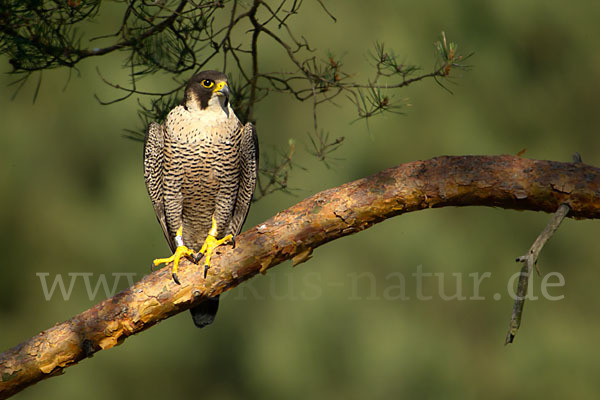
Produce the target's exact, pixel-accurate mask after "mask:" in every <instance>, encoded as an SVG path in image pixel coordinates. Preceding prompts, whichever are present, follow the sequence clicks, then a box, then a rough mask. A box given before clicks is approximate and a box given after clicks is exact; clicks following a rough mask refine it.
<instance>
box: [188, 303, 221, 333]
mask: <svg viewBox="0 0 600 400" xmlns="http://www.w3.org/2000/svg"><path fill="white" fill-rule="evenodd" d="M218 309H219V296H215V297H212V298H210V299H208V300H206V301H204V302H202V303H200V304H199V305H197V306H196V307H194V308H190V313H191V314H192V318H193V320H194V324H196V326H197V327H198V328H204V327H205V326H207V325H210V324H212V323H213V321H214V320H215V316H216V315H217V310H218Z"/></svg>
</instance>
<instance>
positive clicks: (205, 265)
mask: <svg viewBox="0 0 600 400" xmlns="http://www.w3.org/2000/svg"><path fill="white" fill-rule="evenodd" d="M208 268H209V267H208V265H207V264H204V279H206V273H207V272H208Z"/></svg>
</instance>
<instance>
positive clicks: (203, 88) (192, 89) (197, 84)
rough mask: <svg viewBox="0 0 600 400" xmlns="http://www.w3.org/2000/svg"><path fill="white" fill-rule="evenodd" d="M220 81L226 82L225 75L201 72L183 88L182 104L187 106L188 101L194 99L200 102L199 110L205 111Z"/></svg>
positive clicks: (216, 72) (217, 72)
mask: <svg viewBox="0 0 600 400" xmlns="http://www.w3.org/2000/svg"><path fill="white" fill-rule="evenodd" d="M222 81H225V82H226V81H227V75H225V74H224V73H222V72H219V71H202V72H199V73H198V74H196V75H194V76H192V77H191V78H190V80H189V81H188V83H187V85H186V87H185V98H184V101H183V104H184V105H186V104H188V101H189V100H192V99H193V97H195V98H197V99H198V101H199V102H200V108H201V109H205V108H206V107H208V101H209V100H210V98H211V97H212V95H213V90H214V88H215V85H217V84H218V83H219V82H222ZM226 105H227V104H226Z"/></svg>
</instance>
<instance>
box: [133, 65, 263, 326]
mask: <svg viewBox="0 0 600 400" xmlns="http://www.w3.org/2000/svg"><path fill="white" fill-rule="evenodd" d="M229 95H230V90H229V86H228V84H227V76H226V75H225V74H223V73H221V72H218V71H203V72H200V73H198V74H196V75H194V76H193V77H192V78H191V79H190V80H189V82H188V83H187V85H186V88H185V97H184V101H183V103H182V104H181V105H179V106H177V107H175V108H173V109H172V110H171V111H170V112H169V114H168V115H167V118H166V119H165V121H164V122H163V123H162V124H161V125H159V124H157V123H155V122H152V123H151V124H150V125H149V126H148V129H147V130H146V138H145V141H144V179H145V181H146V188H147V189H148V194H149V195H150V199H151V200H152V205H153V206H154V211H155V212H156V217H157V219H158V222H159V223H160V226H161V227H162V230H163V233H164V234H165V237H166V238H167V242H168V243H169V247H170V248H171V251H172V252H173V255H172V256H171V257H168V258H158V259H156V260H154V262H153V265H154V266H158V265H160V264H162V263H169V262H173V273H172V276H173V280H174V281H175V282H176V283H177V284H179V283H180V282H179V278H178V277H177V268H178V266H179V260H180V259H181V257H188V258H190V259H192V260H193V261H194V262H195V263H198V262H199V261H200V260H201V259H202V257H204V277H206V273H207V271H208V269H209V268H210V259H211V255H212V253H213V251H214V249H215V248H216V247H217V246H220V245H221V244H225V243H231V244H232V245H233V246H235V239H234V238H235V236H236V235H237V234H238V233H239V232H240V230H241V229H242V225H243V224H244V220H245V219H246V215H247V214H248V209H249V208H250V202H251V200H252V194H253V192H254V188H255V184H256V174H257V170H258V141H257V137H256V131H255V130H254V126H253V125H252V124H251V123H249V122H248V123H246V124H245V125H242V123H241V122H240V120H239V119H238V118H237V117H236V115H235V114H234V112H233V110H232V108H231V105H230V102H229ZM195 251H196V252H197V253H195ZM218 306H219V298H218V296H217V297H215V298H213V299H210V300H208V301H205V302H204V303H202V304H200V305H199V306H197V307H195V308H192V309H191V310H190V311H191V312H192V317H193V319H194V323H195V324H196V326H198V327H200V328H202V327H204V326H206V325H209V324H211V323H212V322H213V320H214V318H215V315H216V313H217V309H218Z"/></svg>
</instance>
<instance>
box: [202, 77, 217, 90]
mask: <svg viewBox="0 0 600 400" xmlns="http://www.w3.org/2000/svg"><path fill="white" fill-rule="evenodd" d="M200 83H201V84H202V86H204V87H205V88H207V89H210V88H211V87H213V86H214V85H215V82H214V81H211V80H210V79H204V80H203V81H202V82H200Z"/></svg>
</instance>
